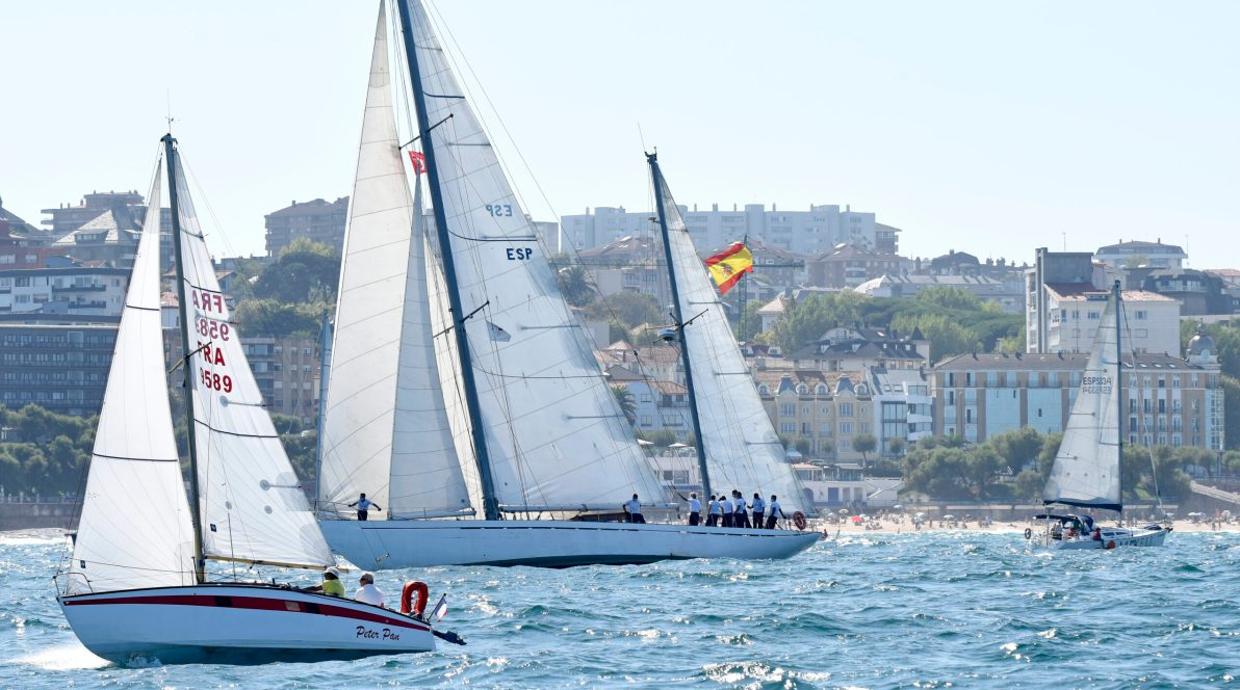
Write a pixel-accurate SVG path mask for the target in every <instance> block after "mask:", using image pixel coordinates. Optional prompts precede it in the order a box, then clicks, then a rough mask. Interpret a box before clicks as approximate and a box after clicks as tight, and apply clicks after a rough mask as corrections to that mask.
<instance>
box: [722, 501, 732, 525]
mask: <svg viewBox="0 0 1240 690" xmlns="http://www.w3.org/2000/svg"><path fill="white" fill-rule="evenodd" d="M719 506H720V507H721V508H723V526H724V527H731V526H732V499H730V498H728V495H727V494H719Z"/></svg>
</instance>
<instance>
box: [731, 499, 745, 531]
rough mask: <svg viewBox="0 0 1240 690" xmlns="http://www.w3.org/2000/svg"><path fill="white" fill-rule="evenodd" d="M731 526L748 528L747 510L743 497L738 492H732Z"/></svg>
mask: <svg viewBox="0 0 1240 690" xmlns="http://www.w3.org/2000/svg"><path fill="white" fill-rule="evenodd" d="M732 502H733V504H732V505H733V507H732V526H733V527H749V508H748V506H746V505H745V497H744V496H743V495H741V492H739V491H733V492H732Z"/></svg>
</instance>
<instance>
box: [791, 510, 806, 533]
mask: <svg viewBox="0 0 1240 690" xmlns="http://www.w3.org/2000/svg"><path fill="white" fill-rule="evenodd" d="M792 524H794V525H796V528H797V529H799V530H801V531H805V525H806V524H808V523H807V522H806V521H805V513H802V512H801V511H799V510H798V511H797V512H795V513H793V514H792Z"/></svg>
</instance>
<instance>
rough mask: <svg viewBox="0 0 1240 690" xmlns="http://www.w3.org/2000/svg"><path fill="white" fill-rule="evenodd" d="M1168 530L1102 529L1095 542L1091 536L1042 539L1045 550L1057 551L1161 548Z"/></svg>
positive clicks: (1046, 537)
mask: <svg viewBox="0 0 1240 690" xmlns="http://www.w3.org/2000/svg"><path fill="white" fill-rule="evenodd" d="M1170 532H1171V530H1169V529H1136V530H1132V529H1123V528H1120V527H1111V528H1106V527H1104V528H1102V539H1101V540H1095V539H1094V538H1093V537H1092V536H1091V535H1088V534H1087V535H1085V536H1084V537H1077V538H1072V539H1054V538H1052V537H1051V536H1050V535H1049V534H1047V535H1045V536H1044V537H1043V543H1044V545H1045V546H1046V547H1047V548H1050V549H1055V550H1059V551H1080V550H1098V549H1118V548H1121V547H1125V546H1162V545H1163V542H1165V541H1166V540H1167V534H1168V533H1170Z"/></svg>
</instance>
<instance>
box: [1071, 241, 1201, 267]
mask: <svg viewBox="0 0 1240 690" xmlns="http://www.w3.org/2000/svg"><path fill="white" fill-rule="evenodd" d="M1094 257H1095V258H1096V259H1098V261H1101V262H1102V263H1104V264H1106V265H1107V266H1110V267H1111V268H1113V269H1120V268H1136V267H1138V266H1150V267H1152V268H1166V269H1172V270H1176V271H1178V270H1180V269H1181V268H1183V267H1184V262H1185V261H1186V260H1187V259H1188V254H1185V253H1184V250H1183V249H1182V248H1180V247H1178V246H1176V245H1174V244H1163V243H1162V238H1158V239H1157V240H1155V241H1154V242H1143V241H1140V240H1132V241H1129V242H1124V241H1122V240H1121V241H1120V242H1119V243H1117V244H1108V245H1107V246H1105V247H1098V251H1096V252H1094Z"/></svg>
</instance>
